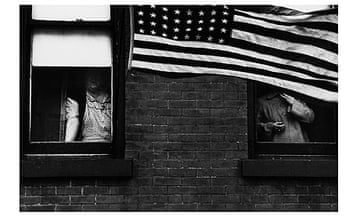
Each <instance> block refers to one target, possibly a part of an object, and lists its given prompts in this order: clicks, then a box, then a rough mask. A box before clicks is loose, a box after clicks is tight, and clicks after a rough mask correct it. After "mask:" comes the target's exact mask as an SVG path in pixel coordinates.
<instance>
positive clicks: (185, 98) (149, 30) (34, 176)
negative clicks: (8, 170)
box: [17, 2, 356, 213]
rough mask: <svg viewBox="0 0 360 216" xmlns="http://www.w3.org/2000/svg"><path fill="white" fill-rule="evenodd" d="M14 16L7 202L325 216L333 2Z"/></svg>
mask: <svg viewBox="0 0 360 216" xmlns="http://www.w3.org/2000/svg"><path fill="white" fill-rule="evenodd" d="M289 3H291V2H289ZM18 10H19V23H18V28H19V64H20V65H19V72H18V74H19V77H18V78H19V80H18V82H19V96H18V97H19V98H18V99H19V121H20V125H19V130H20V132H19V136H20V137H19V153H18V154H19V155H20V158H19V169H20V170H19V192H20V194H18V195H17V196H18V197H19V204H18V205H19V206H18V211H20V212H34V211H35V212H99V211H100V212H105V211H106V212H109V211H110V212H123V211H131V212H143V211H149V212H160V211H167V212H168V211H170V212H195V211H196V212H198V211H200V212H244V211H245V212H304V211H305V212H335V213H336V212H338V176H339V175H338V149H339V148H338V128H339V127H338V5H337V4H317V5H305V4H303V5H301V4H297V5H295V4H294V5H290V4H289V5H280V4H279V5H277V4H241V2H234V3H233V4H210V3H209V4H196V2H194V3H193V4H190V5H189V4H186V5H185V4H174V5H173V4H171V5H165V4H144V5H140V4H135V3H134V4H127V5H126V4H111V5H109V4H107V5H106V4H103V5H61V4H58V5H50V4H49V5H46V4H19V5H18ZM354 109H356V106H354ZM354 115H355V113H354ZM343 159H344V158H343Z"/></svg>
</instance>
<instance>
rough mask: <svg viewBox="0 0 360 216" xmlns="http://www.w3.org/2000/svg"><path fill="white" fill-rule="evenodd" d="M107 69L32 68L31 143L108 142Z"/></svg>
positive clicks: (109, 106)
mask: <svg viewBox="0 0 360 216" xmlns="http://www.w3.org/2000/svg"><path fill="white" fill-rule="evenodd" d="M111 92H112V90H111V69H110V68H60V67H59V68H48V67H33V68H32V75H31V129H30V130H31V141H33V142H34V141H66V142H72V141H87V142H110V141H111V139H112V103H111V101H112V97H111V95H112V93H111Z"/></svg>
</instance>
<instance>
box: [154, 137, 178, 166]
mask: <svg viewBox="0 0 360 216" xmlns="http://www.w3.org/2000/svg"><path fill="white" fill-rule="evenodd" d="M182 147H183V146H182V143H181V142H154V143H153V148H154V151H181V150H182ZM158 161H159V160H158ZM155 162H156V161H154V163H155ZM159 168H160V167H159Z"/></svg>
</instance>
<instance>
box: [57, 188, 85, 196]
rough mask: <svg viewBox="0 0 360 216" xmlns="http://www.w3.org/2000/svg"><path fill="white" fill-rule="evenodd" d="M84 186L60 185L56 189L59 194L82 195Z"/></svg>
mask: <svg viewBox="0 0 360 216" xmlns="http://www.w3.org/2000/svg"><path fill="white" fill-rule="evenodd" d="M81 188H82V187H77V186H74V187H58V188H57V189H56V192H57V195H80V194H81Z"/></svg>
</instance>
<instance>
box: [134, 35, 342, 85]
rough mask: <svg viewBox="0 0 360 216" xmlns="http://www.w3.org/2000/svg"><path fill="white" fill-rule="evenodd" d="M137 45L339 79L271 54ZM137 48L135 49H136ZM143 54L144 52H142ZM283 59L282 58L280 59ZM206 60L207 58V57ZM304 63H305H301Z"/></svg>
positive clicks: (142, 43) (151, 43) (138, 44)
mask: <svg viewBox="0 0 360 216" xmlns="http://www.w3.org/2000/svg"><path fill="white" fill-rule="evenodd" d="M135 47H136V48H149V49H152V50H154V52H156V50H164V51H173V52H176V53H177V54H181V53H189V54H199V55H212V56H219V57H227V58H231V59H232V60H233V61H236V60H237V59H239V60H243V61H247V62H249V63H258V64H263V65H265V66H266V65H268V66H271V67H276V68H278V70H279V69H280V70H281V69H283V70H286V71H288V70H290V71H294V72H297V73H301V74H303V75H306V76H311V77H313V78H318V79H328V80H333V81H335V80H337V73H333V74H331V76H328V75H329V74H328V75H322V74H317V73H314V72H312V71H310V70H305V69H302V68H299V67H295V66H292V65H290V64H289V61H287V60H286V61H285V60H283V61H280V62H281V63H277V60H274V58H270V57H271V56H259V57H262V58H265V59H260V58H255V57H252V56H254V55H249V54H246V53H245V55H243V54H239V53H235V52H229V51H223V50H214V49H206V48H192V47H190V48H188V47H181V46H174V45H169V44H163V43H157V42H156V43H154V42H148V41H139V40H137V41H135ZM136 48H135V49H136ZM239 52H240V53H243V52H242V51H239ZM140 54H143V53H140ZM267 58H269V59H270V61H268V60H267ZM280 60H281V59H280ZM205 61H206V59H205ZM300 65H303V64H300Z"/></svg>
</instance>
